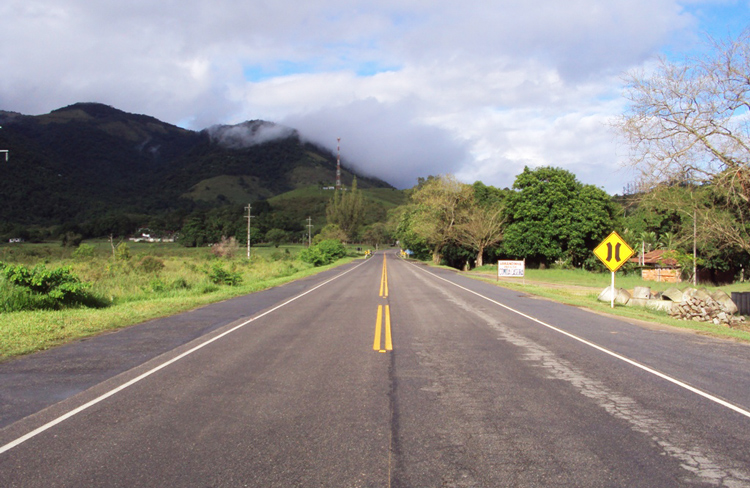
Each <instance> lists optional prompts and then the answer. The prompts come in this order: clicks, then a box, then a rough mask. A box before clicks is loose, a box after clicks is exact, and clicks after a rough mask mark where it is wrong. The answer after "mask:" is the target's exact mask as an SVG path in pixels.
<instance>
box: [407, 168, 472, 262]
mask: <svg viewBox="0 0 750 488" xmlns="http://www.w3.org/2000/svg"><path fill="white" fill-rule="evenodd" d="M420 183H421V186H420V187H419V188H418V189H417V190H416V191H415V192H414V193H413V194H412V197H411V198H412V202H414V204H415V208H414V209H413V211H412V212H410V213H409V214H408V217H409V219H410V232H412V233H414V234H416V235H418V236H421V238H422V239H423V240H424V242H425V243H426V244H427V245H428V246H429V247H430V248H431V249H432V260H433V262H435V263H436V264H437V263H439V262H440V259H441V251H442V250H443V248H444V247H445V246H446V245H448V244H449V243H451V242H453V241H455V240H456V237H457V226H458V225H459V224H461V223H462V222H463V219H464V218H465V217H466V215H467V213H466V209H467V208H469V207H470V206H471V205H472V202H473V191H472V187H471V186H469V185H467V184H465V183H461V182H459V181H458V180H457V179H456V178H455V177H454V176H452V175H446V176H440V177H437V178H431V179H428V180H426V181H424V182H420Z"/></svg>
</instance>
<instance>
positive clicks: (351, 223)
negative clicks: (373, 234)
mask: <svg viewBox="0 0 750 488" xmlns="http://www.w3.org/2000/svg"><path fill="white" fill-rule="evenodd" d="M364 217H365V204H364V201H363V199H362V193H361V192H360V191H359V190H357V179H356V178H354V181H353V182H352V188H351V190H349V191H338V190H337V191H335V192H334V194H333V198H331V201H330V202H329V204H328V206H327V207H326V218H327V220H328V223H329V224H336V225H338V226H339V228H340V229H341V230H342V231H344V233H345V234H346V236H347V238H348V239H349V240H350V241H353V240H355V239H356V238H357V234H358V233H359V229H360V228H361V227H362V224H363V223H364Z"/></svg>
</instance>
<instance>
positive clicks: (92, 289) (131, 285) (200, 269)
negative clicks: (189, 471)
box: [0, 240, 359, 360]
mask: <svg viewBox="0 0 750 488" xmlns="http://www.w3.org/2000/svg"><path fill="white" fill-rule="evenodd" d="M336 244H338V245H334V246H333V248H334V249H332V250H331V249H329V248H330V247H331V245H330V244H325V243H321V245H317V246H313V248H311V250H312V249H314V250H315V251H314V252H315V253H316V257H317V260H316V261H315V262H306V261H305V260H303V259H300V254H303V251H308V250H307V249H305V248H304V247H303V246H300V245H286V246H280V247H278V248H277V247H273V246H262V247H254V248H252V255H251V259H247V254H246V250H245V249H240V248H239V247H238V246H237V245H236V242H233V241H231V240H224V241H223V243H219V244H218V245H216V246H213V247H211V248H208V247H204V248H185V247H183V246H180V245H177V244H164V243H162V244H145V243H137V244H134V243H124V242H123V243H121V244H120V245H118V246H116V247H115V248H114V252H113V250H112V247H111V245H110V243H109V242H106V241H92V242H90V243H82V244H81V245H80V246H79V247H78V248H76V249H70V248H66V247H61V246H60V245H59V244H21V245H12V246H3V247H0V262H2V263H3V264H2V265H0V360H4V359H7V358H10V357H13V356H17V355H21V354H27V353H30V352H34V351H39V350H43V349H47V348H49V347H53V346H55V345H59V344H62V343H65V342H69V341H71V340H75V339H79V338H83V337H87V336H91V335H95V334H98V333H101V332H103V331H106V330H112V329H117V328H120V327H124V326H128V325H132V324H135V323H139V322H143V321H145V320H149V319H152V318H156V317H161V316H166V315H171V314H175V313H178V312H182V311H186V310H190V309H193V308H196V307H199V306H202V305H206V304H209V303H213V302H217V301H221V300H225V299H227V298H231V297H235V296H240V295H244V294H247V293H252V292H255V291H259V290H263V289H266V288H269V287H272V286H277V285H279V284H282V283H285V282H288V281H291V280H294V279H298V278H301V277H304V276H308V275H311V274H314V273H316V272H318V271H320V270H324V269H327V267H326V266H327V265H330V264H331V263H333V262H334V261H337V260H341V259H342V258H344V259H351V257H353V256H357V255H359V253H357V252H356V251H353V250H350V249H347V248H345V247H344V246H343V245H341V243H338V242H337V243H336ZM327 246H328V247H327ZM329 251H330V252H335V256H336V257H335V258H333V257H331V256H330V255H329V254H328V253H329ZM347 256H348V257H347ZM340 262H346V261H340Z"/></svg>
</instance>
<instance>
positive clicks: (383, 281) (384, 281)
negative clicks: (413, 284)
mask: <svg viewBox="0 0 750 488" xmlns="http://www.w3.org/2000/svg"><path fill="white" fill-rule="evenodd" d="M380 296H381V297H387V296H388V267H387V266H386V264H385V254H383V273H382V275H381V277H380Z"/></svg>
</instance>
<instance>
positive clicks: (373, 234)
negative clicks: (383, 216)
mask: <svg viewBox="0 0 750 488" xmlns="http://www.w3.org/2000/svg"><path fill="white" fill-rule="evenodd" d="M362 237H363V239H364V240H365V242H367V243H369V244H372V245H373V246H375V249H377V248H378V246H380V245H381V244H386V243H388V242H390V241H391V235H390V233H389V232H388V226H386V224H384V223H383V222H375V223H374V224H372V225H370V226H368V227H367V228H366V229H365V231H364V234H363V235H362Z"/></svg>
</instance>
